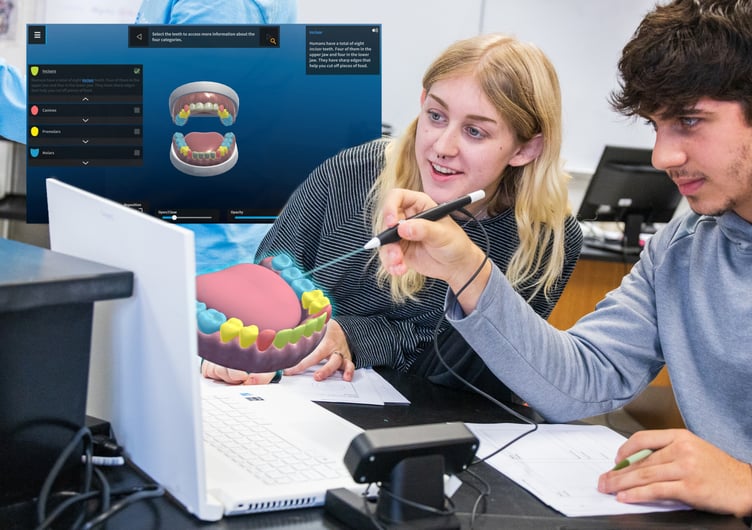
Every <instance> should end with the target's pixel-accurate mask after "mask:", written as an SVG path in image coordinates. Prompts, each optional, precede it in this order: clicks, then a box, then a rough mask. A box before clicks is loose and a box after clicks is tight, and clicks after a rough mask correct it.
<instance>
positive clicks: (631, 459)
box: [613, 449, 653, 471]
mask: <svg viewBox="0 0 752 530" xmlns="http://www.w3.org/2000/svg"><path fill="white" fill-rule="evenodd" d="M652 454H653V450H652V449H643V450H642V451H637V452H636V453H635V454H633V455H629V456H628V457H627V458H625V459H624V460H622V461H621V462H619V463H618V464H616V465H615V466H614V468H613V471H616V470H617V469H624V468H625V467H627V466H628V465H630V464H635V463H637V462H639V461H640V460H644V459H646V458H647V457H649V456H650V455H652Z"/></svg>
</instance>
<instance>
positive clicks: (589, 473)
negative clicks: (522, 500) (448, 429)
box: [467, 423, 688, 517]
mask: <svg viewBox="0 0 752 530" xmlns="http://www.w3.org/2000/svg"><path fill="white" fill-rule="evenodd" d="M467 427H468V428H469V429H470V430H471V431H472V432H473V433H474V434H475V435H476V436H477V437H478V439H479V440H480V447H479V448H478V452H477V456H478V457H479V458H484V457H485V456H487V455H489V454H491V453H492V452H494V451H495V450H496V449H498V448H499V447H501V446H502V445H504V444H505V443H507V442H508V441H509V440H511V439H513V438H514V437H515V436H518V435H519V434H521V433H523V432H525V431H528V430H530V429H531V428H532V427H531V426H530V425H525V424H507V423H504V424H479V423H468V424H467ZM624 440H625V438H624V437H623V436H622V435H620V434H618V433H616V432H614V431H612V430H611V429H609V428H607V427H604V426H602V425H559V424H551V425H549V424H541V425H539V426H538V430H537V431H535V432H533V433H531V434H529V435H527V436H525V437H523V438H521V439H520V440H518V441H516V442H515V443H513V444H512V445H510V446H509V447H508V448H506V449H504V450H503V451H501V452H499V453H498V454H497V455H495V456H493V457H491V458H490V459H488V461H487V462H488V463H489V464H490V465H491V466H493V467H494V468H496V469H497V470H498V471H500V472H501V473H503V474H505V475H506V476H507V477H509V478H510V479H512V480H514V481H515V482H517V483H518V484H519V485H520V486H522V487H523V488H525V489H526V490H528V491H529V492H530V493H532V494H533V495H535V496H536V497H538V498H539V499H540V500H541V501H543V502H544V503H546V504H547V505H549V506H550V507H551V508H553V509H555V510H557V511H559V512H561V513H563V514H564V515H567V516H571V517H576V516H589V515H615V514H625V513H646V512H657V511H669V510H683V509H688V507H687V506H685V505H684V504H681V503H677V502H667V503H654V504H624V503H620V502H617V501H616V498H615V497H614V496H613V495H607V494H604V493H600V492H599V491H598V489H597V485H598V477H599V476H600V475H601V474H602V473H604V472H605V471H607V470H608V469H610V468H612V467H613V465H614V456H615V455H616V450H617V449H618V448H619V446H620V445H621V444H622V443H624Z"/></svg>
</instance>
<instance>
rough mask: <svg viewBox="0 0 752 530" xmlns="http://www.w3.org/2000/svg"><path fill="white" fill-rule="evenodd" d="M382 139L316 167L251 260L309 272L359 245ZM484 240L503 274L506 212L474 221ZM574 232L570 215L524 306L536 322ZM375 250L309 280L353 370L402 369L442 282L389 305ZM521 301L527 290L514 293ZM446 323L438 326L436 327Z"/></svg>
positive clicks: (434, 317)
mask: <svg viewBox="0 0 752 530" xmlns="http://www.w3.org/2000/svg"><path fill="white" fill-rule="evenodd" d="M388 142H389V140H388V139H378V140H373V141H371V142H367V143H365V144H362V145H359V146H356V147H352V148H349V149H346V150H344V151H342V152H340V153H338V154H337V155H335V156H333V157H332V158H330V159H328V160H326V161H325V162H323V163H322V164H321V165H320V166H319V167H317V168H316V169H315V170H314V171H313V172H312V173H311V174H310V175H309V177H308V178H307V179H306V180H305V181H304V182H303V183H302V184H301V185H300V186H299V188H298V189H297V190H296V191H295V192H294V193H293V194H292V195H291V197H290V199H289V200H288V202H287V204H286V206H285V208H284V210H283V211H282V213H281V215H280V216H279V218H278V219H277V221H276V222H275V223H274V225H273V226H272V228H271V229H270V230H269V232H268V233H267V235H266V237H265V238H264V239H263V241H262V242H261V245H260V246H259V248H258V250H257V254H256V260H257V261H258V260H260V259H261V258H263V257H265V256H270V255H279V254H287V255H289V256H290V257H291V258H293V259H294V260H295V262H296V264H297V265H298V267H300V268H301V269H302V270H306V271H311V270H313V269H315V268H316V267H318V266H320V265H322V264H325V263H328V262H329V261H330V260H332V259H335V258H340V257H341V256H343V255H345V254H347V253H349V252H351V251H354V250H356V249H358V248H361V247H362V246H363V245H364V244H365V242H366V241H368V240H369V239H370V238H371V237H372V233H371V214H372V212H371V211H370V209H369V208H370V206H364V205H366V201H367V194H368V192H369V190H370V189H371V187H372V186H373V183H374V182H375V180H376V178H377V176H378V175H379V173H380V172H381V169H382V168H383V165H384V150H385V148H386V145H387V144H388ZM481 223H482V224H483V227H484V228H485V230H486V232H487V233H488V236H489V239H490V248H491V253H490V257H491V259H492V260H493V261H494V262H495V263H496V264H497V265H498V267H499V268H500V269H501V270H502V271H504V270H506V268H507V265H508V263H509V260H510V258H511V257H512V254H513V253H514V251H515V250H516V248H517V246H518V244H519V239H518V237H517V225H516V222H515V217H514V212H513V211H512V210H507V211H504V212H503V213H501V214H500V215H498V216H496V217H491V218H488V219H484V220H482V221H481ZM465 231H466V232H467V234H468V235H469V236H470V238H471V239H472V240H473V241H475V242H476V243H478V244H479V245H480V246H481V248H484V246H485V238H484V235H483V232H482V230H481V229H480V228H479V227H478V226H477V224H475V223H469V224H468V225H467V226H466V227H465ZM581 244H582V233H581V231H580V228H579V225H578V224H577V222H576V220H575V219H574V218H573V217H569V218H568V219H567V222H566V259H565V264H564V270H563V273H562V276H561V278H560V280H559V282H558V285H557V286H556V288H555V289H554V290H553V292H552V294H551V296H550V298H549V299H546V297H545V296H543V294H541V293H539V294H538V295H536V296H535V297H534V298H533V299H532V300H531V301H530V305H531V306H532V307H533V309H534V310H535V311H536V312H537V313H538V314H540V315H542V316H543V317H548V315H549V314H550V313H551V311H552V310H553V307H554V305H555V304H556V301H557V300H558V298H559V296H560V295H561V291H562V290H563V289H564V286H565V285H566V282H567V280H568V279H569V276H570V275H571V273H572V270H573V269H574V266H575V263H576V261H577V258H578V256H579V253H580V247H581ZM378 265H379V261H378V255H377V254H376V251H362V252H357V253H354V254H353V255H351V256H349V257H347V258H345V259H343V260H342V261H340V262H339V263H337V264H335V265H332V266H329V267H325V268H323V269H321V270H318V271H316V272H314V274H313V280H314V282H315V283H316V285H317V286H318V287H320V288H321V289H322V290H324V292H325V293H326V294H327V296H328V297H329V298H330V299H331V300H332V305H333V309H334V318H335V319H336V321H337V322H338V323H339V324H340V326H341V327H342V329H343V330H344V332H345V334H346V336H347V340H348V344H349V346H350V351H351V352H352V354H353V358H354V361H355V366H356V367H358V368H361V367H368V366H390V367H393V368H396V369H397V370H400V371H406V370H407V369H408V368H409V367H410V366H411V365H412V364H413V362H414V361H415V359H416V358H417V357H418V355H420V354H421V352H422V351H423V350H424V349H425V348H426V347H427V346H429V345H430V344H431V343H432V340H433V335H434V332H435V327H436V324H437V322H438V320H439V319H440V318H441V316H442V314H443V306H444V296H445V294H446V290H447V285H446V283H445V282H443V281H439V280H433V279H428V280H427V283H426V285H425V287H424V288H423V289H422V290H421V291H420V292H419V293H418V295H417V300H408V301H407V302H405V303H402V304H396V303H395V302H393V301H392V299H391V295H390V292H389V289H388V287H380V286H379V285H378V283H377V280H376V271H377V269H378ZM520 293H521V294H522V296H523V297H525V298H527V297H528V296H529V292H527V291H526V289H524V288H523V289H520ZM447 326H448V324H446V323H443V324H442V326H441V328H440V329H441V330H443V329H445V328H446V327H447Z"/></svg>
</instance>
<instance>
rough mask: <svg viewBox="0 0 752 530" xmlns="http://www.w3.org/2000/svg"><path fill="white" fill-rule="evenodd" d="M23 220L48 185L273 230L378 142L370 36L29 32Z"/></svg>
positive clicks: (34, 211) (100, 27)
mask: <svg viewBox="0 0 752 530" xmlns="http://www.w3.org/2000/svg"><path fill="white" fill-rule="evenodd" d="M27 31H28V35H27V63H28V65H27V68H28V71H27V79H28V115H27V116H28V118H27V221H28V222H30V223H44V222H47V204H46V195H45V193H46V192H45V179H46V178H48V177H55V178H58V179H60V180H62V181H65V182H68V183H70V184H73V185H75V186H77V187H80V188H83V189H86V190H89V191H92V192H94V193H97V194H99V195H102V196H104V197H107V198H110V199H113V200H115V201H118V202H120V203H123V204H126V205H128V206H130V207H133V208H137V209H140V210H142V211H144V212H146V213H148V214H150V215H154V216H157V217H160V218H162V219H164V220H166V221H170V222H176V223H250V222H269V221H271V220H273V219H274V218H275V217H276V215H277V214H278V213H279V210H280V209H281V208H282V206H283V205H284V203H285V202H286V200H287V198H288V197H289V195H290V194H291V193H292V192H293V191H294V190H295V188H296V187H297V186H298V185H299V184H300V182H302V180H303V179H304V178H305V177H306V176H307V175H308V174H309V173H310V172H311V171H312V170H313V169H314V168H315V167H316V166H317V165H318V164H320V163H321V162H322V161H324V160H325V159H326V158H328V157H330V156H332V155H334V154H336V153H337V152H338V151H340V150H342V149H343V148H346V147H349V146H352V145H356V144H359V143H362V142H366V141H368V140H372V139H374V138H377V137H379V136H380V135H381V52H380V49H381V27H380V26H379V25H328V26H327V25H305V24H283V25H274V26H267V25H262V26H238V25H231V26H190V25H182V26H138V25H120V24H47V25H29V26H28V27H27Z"/></svg>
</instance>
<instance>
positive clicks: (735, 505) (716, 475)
mask: <svg viewBox="0 0 752 530" xmlns="http://www.w3.org/2000/svg"><path fill="white" fill-rule="evenodd" d="M642 449H652V450H653V454H651V455H650V456H648V457H647V458H645V459H644V460H641V461H639V462H636V463H634V464H630V465H629V466H627V467H625V468H623V469H620V470H618V471H613V470H612V471H608V472H606V473H604V474H603V475H601V477H600V479H599V481H598V490H599V491H601V492H603V493H613V494H615V495H616V499H617V500H618V501H620V502H626V503H635V502H653V501H661V500H676V501H680V502H683V503H685V504H688V505H690V506H692V507H693V508H697V509H698V510H706V511H711V512H717V513H730V514H734V515H736V516H737V517H746V516H748V515H752V467H750V465H749V464H748V463H746V462H741V461H739V460H737V459H736V458H733V457H732V456H731V455H729V454H728V453H726V452H724V451H722V450H721V449H719V448H718V447H716V446H714V445H712V444H710V443H708V442H706V441H705V440H703V439H701V438H699V437H698V436H696V435H695V434H692V433H691V432H689V431H688V430H685V429H665V430H650V431H640V432H638V433H635V434H634V435H633V436H632V437H631V438H629V440H627V441H626V442H625V443H624V445H622V446H621V448H619V451H618V453H617V455H616V461H617V462H619V461H621V460H623V459H625V458H626V457H628V456H629V455H631V454H634V453H636V452H637V451H640V450H642Z"/></svg>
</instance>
